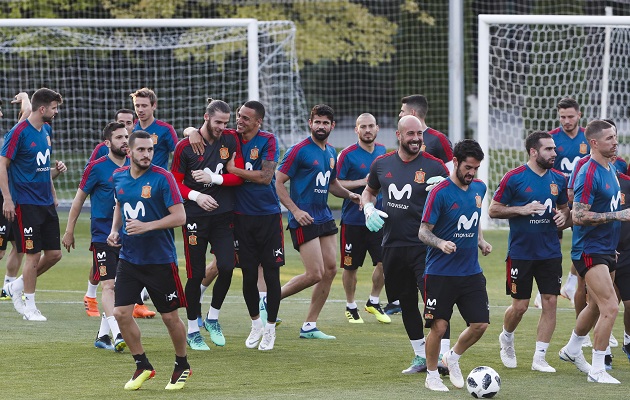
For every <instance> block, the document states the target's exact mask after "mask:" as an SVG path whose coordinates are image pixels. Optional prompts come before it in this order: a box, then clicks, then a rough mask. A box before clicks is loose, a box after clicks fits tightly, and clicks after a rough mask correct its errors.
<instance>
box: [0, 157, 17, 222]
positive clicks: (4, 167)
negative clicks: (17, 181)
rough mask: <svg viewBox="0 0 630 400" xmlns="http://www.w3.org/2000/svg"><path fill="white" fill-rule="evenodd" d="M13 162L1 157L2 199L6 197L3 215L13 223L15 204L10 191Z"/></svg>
mask: <svg viewBox="0 0 630 400" xmlns="http://www.w3.org/2000/svg"><path fill="white" fill-rule="evenodd" d="M10 164H11V160H10V159H8V158H7V157H4V156H0V191H2V197H4V204H3V205H2V214H4V217H5V218H6V219H7V220H9V221H13V217H14V216H15V204H13V198H12V197H11V192H10V191H9V172H8V170H9V165H10Z"/></svg>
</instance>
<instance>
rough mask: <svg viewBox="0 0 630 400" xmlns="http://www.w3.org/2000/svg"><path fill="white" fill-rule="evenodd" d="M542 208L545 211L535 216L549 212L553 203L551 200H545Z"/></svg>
mask: <svg viewBox="0 0 630 400" xmlns="http://www.w3.org/2000/svg"><path fill="white" fill-rule="evenodd" d="M543 206H545V209H544V210H541V211H538V212H537V213H536V214H538V215H543V214H544V213H546V212H547V211H549V212H551V209H552V208H553V201H552V200H551V199H547V200H545V203H544V204H543Z"/></svg>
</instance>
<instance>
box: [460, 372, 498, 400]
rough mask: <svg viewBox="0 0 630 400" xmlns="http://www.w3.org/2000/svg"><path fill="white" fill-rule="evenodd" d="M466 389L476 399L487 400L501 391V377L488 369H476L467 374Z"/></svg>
mask: <svg viewBox="0 0 630 400" xmlns="http://www.w3.org/2000/svg"><path fill="white" fill-rule="evenodd" d="M466 388H467V389H468V392H470V394H472V396H473V397H474V398H476V399H489V398H491V397H494V395H495V394H497V393H498V392H499V389H501V377H500V376H499V374H497V371H495V370H493V369H492V368H490V367H477V368H475V369H473V370H472V371H470V374H468V378H466Z"/></svg>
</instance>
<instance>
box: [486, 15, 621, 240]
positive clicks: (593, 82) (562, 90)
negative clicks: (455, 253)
mask: <svg viewBox="0 0 630 400" xmlns="http://www.w3.org/2000/svg"><path fill="white" fill-rule="evenodd" d="M478 45H479V48H478V84H479V87H478V99H479V102H478V105H479V108H478V129H477V132H478V137H477V139H478V140H479V143H480V145H481V147H482V148H483V150H484V152H485V155H486V159H485V160H484V162H482V163H481V167H480V169H479V178H480V179H482V180H483V181H484V182H486V183H487V184H488V192H487V194H486V197H485V199H484V202H483V218H482V221H481V222H482V228H488V227H504V226H507V223H506V221H504V220H492V219H490V218H489V217H488V213H487V211H488V206H489V204H490V199H491V198H492V195H493V194H494V191H495V190H496V188H497V186H498V184H499V181H500V179H501V177H502V176H503V175H504V174H505V173H506V172H507V171H509V170H510V169H512V168H515V167H517V166H518V165H521V164H523V163H524V162H525V161H526V153H525V147H524V139H525V137H526V136H527V134H529V133H530V132H532V131H534V130H544V131H549V130H551V129H553V128H556V127H557V126H559V121H558V116H557V111H556V104H557V102H558V100H560V99H561V98H562V97H567V96H569V97H573V98H574V99H576V100H577V102H578V103H579V104H580V106H581V112H582V116H583V119H582V121H581V122H582V124H585V123H586V122H588V121H590V120H593V119H596V118H611V119H613V120H614V121H615V122H616V124H617V127H618V131H619V136H620V146H619V147H620V151H619V156H621V157H624V158H627V157H628V156H630V147H629V146H627V145H626V144H624V139H625V133H626V132H629V131H630V108H629V107H628V104H630V67H628V66H629V65H630V17H613V16H558V15H480V16H479V37H478Z"/></svg>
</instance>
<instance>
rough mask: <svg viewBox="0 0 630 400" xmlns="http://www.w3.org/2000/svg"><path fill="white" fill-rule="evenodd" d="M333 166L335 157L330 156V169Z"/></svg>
mask: <svg viewBox="0 0 630 400" xmlns="http://www.w3.org/2000/svg"><path fill="white" fill-rule="evenodd" d="M333 168H335V159H334V158H332V157H330V169H333Z"/></svg>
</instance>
